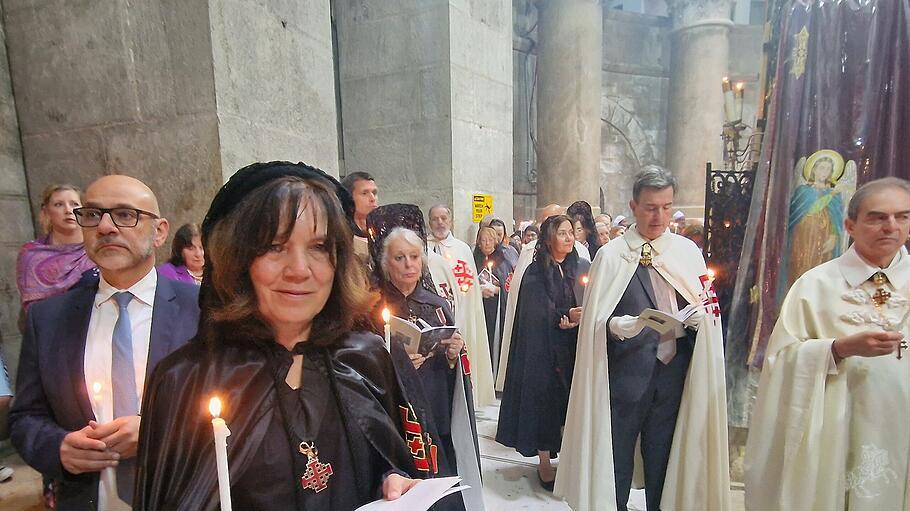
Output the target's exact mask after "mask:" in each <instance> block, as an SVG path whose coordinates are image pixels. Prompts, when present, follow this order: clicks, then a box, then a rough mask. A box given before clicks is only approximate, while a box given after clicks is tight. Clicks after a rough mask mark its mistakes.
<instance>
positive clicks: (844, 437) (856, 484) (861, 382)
mask: <svg viewBox="0 0 910 511" xmlns="http://www.w3.org/2000/svg"><path fill="white" fill-rule="evenodd" d="M844 226H845V228H846V230H847V233H849V234H850V237H851V238H852V239H853V245H852V246H851V247H850V248H849V249H848V250H847V251H846V252H844V254H843V255H841V256H840V257H837V258H835V259H832V260H830V261H828V262H826V263H824V264H821V265H819V266H816V267H815V268H812V269H811V270H809V271H807V272H806V273H804V274H803V275H802V276H801V277H800V278H799V279H797V280H796V282H794V283H793V286H792V287H791V288H790V291H789V292H788V293H787V297H786V299H784V303H783V305H782V306H781V312H780V316H779V317H778V320H777V323H776V324H775V326H774V330H773V331H772V333H771V338H770V340H769V342H768V352H767V356H766V359H765V364H764V367H763V368H762V374H761V380H760V382H759V387H758V399H757V401H756V403H755V408H754V411H753V412H752V424H751V427H750V428H749V440H748V442H747V444H746V458H745V476H746V478H745V482H746V509H748V510H753V511H759V510H761V511H764V510H769V509H800V510H805V511H821V510H830V509H838V510H845V511H863V510H875V511H883V510H886V509H888V510H891V509H894V510H901V509H902V510H906V509H910V504H908V502H907V495H910V429H908V428H907V427H906V424H907V422H908V421H910V408H908V406H907V403H908V402H910V368H908V366H907V364H910V360H908V361H907V362H904V361H903V359H904V358H907V356H908V355H910V353H908V352H907V351H906V349H907V346H906V345H905V344H904V339H906V338H907V336H908V335H910V326H908V324H907V318H908V316H910V296H908V293H910V256H908V254H907V249H906V248H905V247H904V244H905V243H906V242H907V237H908V235H910V182H908V181H905V180H903V179H898V178H894V177H890V178H884V179H878V180H875V181H871V182H869V183H866V184H865V185H863V186H862V187H861V188H859V189H858V190H857V191H856V194H854V195H853V198H852V199H851V200H850V203H849V205H848V206H847V219H846V220H845V221H844Z"/></svg>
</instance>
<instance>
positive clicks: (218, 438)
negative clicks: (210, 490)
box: [209, 397, 231, 511]
mask: <svg viewBox="0 0 910 511" xmlns="http://www.w3.org/2000/svg"><path fill="white" fill-rule="evenodd" d="M209 412H211V414H212V430H214V432H215V463H216V466H217V468H218V495H219V498H220V499H221V511H231V482H230V477H229V475H228V460H227V437H229V436H230V435H231V430H229V429H228V427H227V424H225V422H224V419H222V418H221V417H220V416H221V400H220V399H218V398H217V397H213V398H212V399H211V400H210V401H209Z"/></svg>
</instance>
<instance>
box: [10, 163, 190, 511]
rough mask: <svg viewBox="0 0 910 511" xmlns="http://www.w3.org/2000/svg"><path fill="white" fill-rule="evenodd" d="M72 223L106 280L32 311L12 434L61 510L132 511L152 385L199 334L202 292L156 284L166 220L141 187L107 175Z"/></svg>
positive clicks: (131, 180) (90, 190) (178, 285)
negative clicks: (143, 414) (167, 360)
mask: <svg viewBox="0 0 910 511" xmlns="http://www.w3.org/2000/svg"><path fill="white" fill-rule="evenodd" d="M74 213H75V215H76V222H77V223H78V224H79V225H80V226H81V227H82V231H83V237H84V240H85V251H86V253H87V254H88V256H89V258H90V259H91V260H92V261H94V262H95V264H97V265H98V268H99V269H100V273H101V275H100V278H99V281H98V283H97V284H95V285H92V286H88V287H81V288H76V289H72V290H70V291H68V292H66V293H64V294H62V295H59V296H55V297H53V298H49V299H47V300H44V301H41V302H37V303H35V304H34V305H33V306H32V307H31V308H30V309H29V312H28V318H27V328H26V332H25V338H24V339H23V345H22V354H21V356H20V361H19V373H18V381H17V392H18V395H17V396H16V397H15V400H14V401H13V407H12V410H11V411H10V429H11V436H12V441H13V445H14V446H15V447H16V449H17V450H18V451H19V454H20V455H21V456H22V458H23V459H24V460H25V461H26V462H27V463H28V464H29V465H31V466H32V467H33V468H35V469H36V470H38V471H39V472H41V473H43V474H46V475H48V476H50V477H52V478H54V479H55V480H57V481H58V482H59V485H58V490H57V509H59V510H61V511H66V510H84V509H99V510H121V509H130V508H131V502H132V494H133V481H134V477H135V471H136V467H135V465H134V463H133V461H134V458H135V455H136V449H137V443H138V438H139V423H140V417H139V403H140V402H141V399H142V392H143V390H144V385H145V380H146V377H147V376H148V375H149V374H151V371H152V369H153V368H154V366H155V365H156V364H157V363H158V361H159V360H161V359H162V358H163V357H164V356H166V355H167V354H168V353H170V352H171V351H173V350H175V349H177V348H179V347H180V346H182V345H183V344H184V343H185V342H186V341H187V340H189V339H190V338H191V337H192V336H193V335H194V334H195V333H196V327H197V324H198V321H199V308H198V305H197V298H198V290H197V288H196V286H192V285H188V284H182V283H179V282H174V281H171V280H168V279H162V278H158V274H157V272H156V271H155V249H156V248H158V247H160V246H161V245H162V244H163V243H164V242H165V241H166V240H167V236H168V221H167V220H166V219H165V218H162V217H161V214H160V211H159V208H158V201H157V199H156V198H155V194H154V193H153V192H152V190H151V189H149V187H148V186H146V185H145V184H144V183H142V182H141V181H139V180H136V179H134V178H131V177H128V176H122V175H112V176H105V177H102V178H100V179H98V180H97V181H95V182H94V183H92V185H91V186H89V187H88V189H87V190H86V193H85V203H84V206H83V207H81V208H77V209H75V210H74Z"/></svg>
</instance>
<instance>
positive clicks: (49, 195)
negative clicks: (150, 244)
mask: <svg viewBox="0 0 910 511" xmlns="http://www.w3.org/2000/svg"><path fill="white" fill-rule="evenodd" d="M80 206H82V190H80V189H79V188H78V187H76V186H74V185H69V184H54V185H50V186H48V187H47V188H45V189H44V193H42V195H41V213H40V223H41V228H42V230H43V234H42V235H41V236H40V237H39V238H37V239H34V240H32V241H29V242H28V243H26V244H24V245H22V248H21V249H19V257H18V258H17V260H16V285H17V286H18V287H19V298H20V301H21V303H22V308H23V310H28V307H29V305H31V304H32V303H33V302H35V301H38V300H43V299H45V298H48V297H51V296H54V295H57V294H60V293H62V292H64V291H66V290H67V289H69V288H70V287H72V286H73V285H74V284H76V283H77V282H79V280H80V279H81V278H82V274H83V273H84V272H86V271H87V270H91V269H92V268H94V267H95V263H93V262H92V261H91V259H89V258H88V256H87V255H86V254H85V246H84V245H83V244H82V229H81V228H80V227H79V224H77V223H76V215H75V214H73V210H74V209H76V208H78V207H80Z"/></svg>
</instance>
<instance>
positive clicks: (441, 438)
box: [367, 204, 483, 511]
mask: <svg viewBox="0 0 910 511" xmlns="http://www.w3.org/2000/svg"><path fill="white" fill-rule="evenodd" d="M367 227H368V231H369V232H370V233H372V237H371V238H370V255H371V257H372V258H373V278H374V283H375V285H376V288H377V289H378V291H379V293H380V295H381V300H380V302H379V304H378V305H377V307H376V309H375V311H374V314H373V318H374V325H375V329H376V330H377V331H381V329H382V326H383V321H384V320H383V319H382V317H381V311H382V309H384V308H386V309H388V310H389V312H390V313H391V315H392V316H397V317H398V318H401V319H403V320H405V321H410V322H413V323H415V324H417V325H418V326H423V327H426V326H429V327H441V326H454V325H455V320H454V315H453V312H452V309H451V308H450V307H449V303H448V302H447V301H446V299H445V298H443V297H442V296H440V295H439V294H437V292H436V285H435V283H434V282H433V280H432V276H431V274H430V271H429V268H428V253H427V245H426V239H427V236H426V225H425V224H424V220H423V214H422V213H421V211H420V208H418V207H417V206H415V205H413V204H389V205H385V206H380V207H378V208H376V209H375V210H373V211H372V212H371V213H370V214H369V216H368V217H367ZM392 341H393V342H392V343H391V345H390V347H389V348H390V350H391V354H392V360H393V361H394V362H395V368H396V369H397V370H398V375H399V378H400V380H401V383H402V386H403V387H404V391H405V396H406V397H407V399H408V401H409V402H410V403H411V405H413V407H414V410H415V413H416V416H417V418H418V420H419V421H420V423H421V424H422V425H423V427H424V431H425V432H426V437H427V439H428V442H427V444H426V446H425V448H424V450H425V452H428V453H430V458H431V459H429V460H428V461H429V467H428V468H429V470H428V475H429V476H431V477H435V476H439V477H442V476H453V475H458V476H461V477H462V479H464V480H465V484H467V485H469V486H471V489H470V490H466V491H465V492H462V493H460V494H457V495H452V496H449V497H446V498H445V499H444V500H443V501H441V502H439V503H438V504H436V505H435V506H434V507H433V509H434V510H439V511H443V510H453V511H454V510H464V509H468V510H471V511H474V510H478V511H482V510H483V495H482V490H481V480H480V461H479V460H480V457H479V450H478V444H477V436H476V425H475V423H474V404H473V399H472V393H471V380H470V366H469V365H468V364H465V362H466V360H467V355H466V353H465V350H464V346H465V341H464V339H463V338H462V336H461V334H460V333H458V332H456V333H455V334H454V335H452V336H451V337H449V338H447V339H443V340H442V341H441V342H440V345H439V346H438V347H437V348H436V349H433V350H432V351H430V352H429V353H420V352H418V353H414V354H410V355H409V354H408V353H407V352H406V351H405V350H404V347H403V346H402V345H401V344H400V343H398V342H397V341H395V340H394V339H392ZM433 453H435V454H433Z"/></svg>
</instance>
